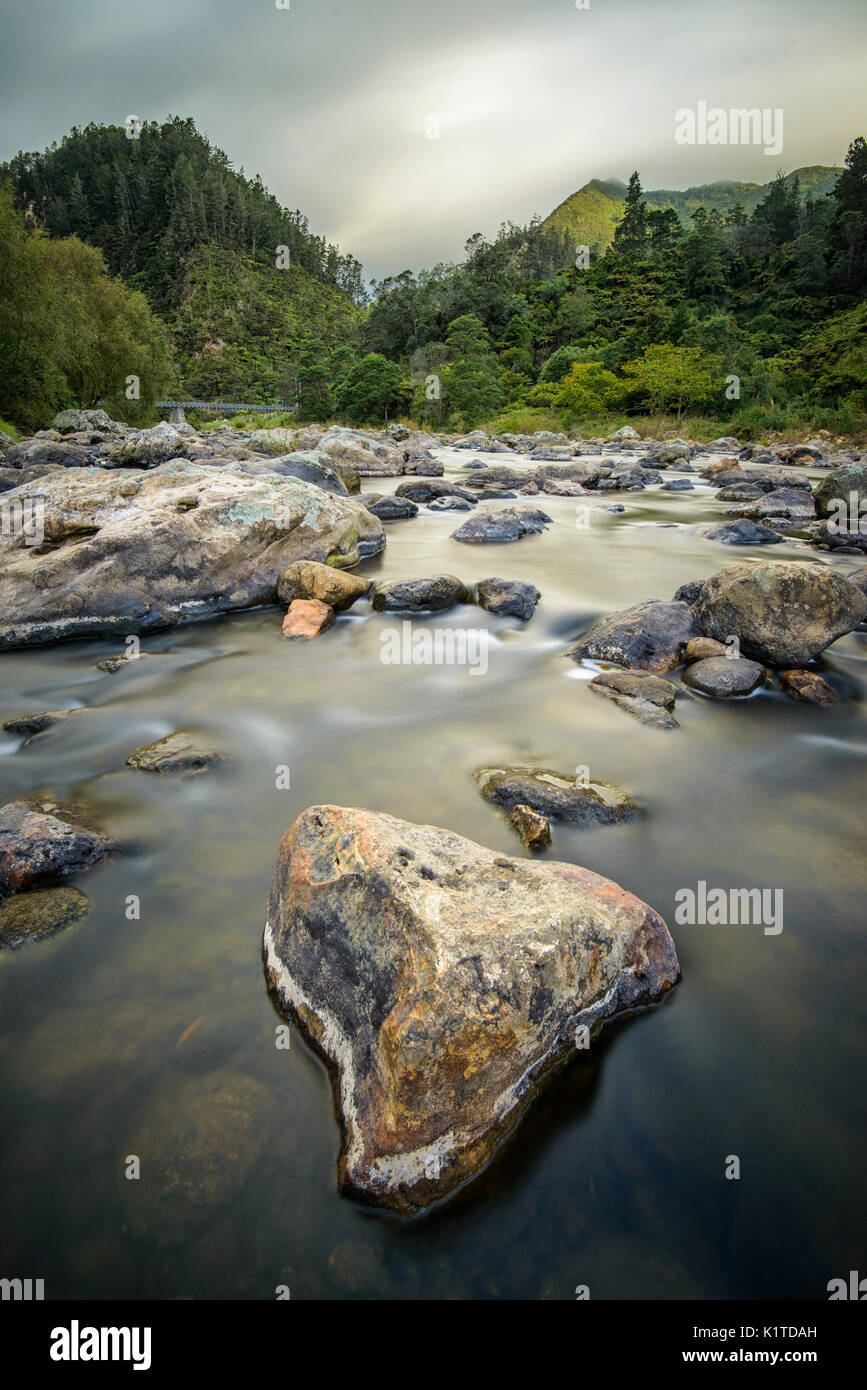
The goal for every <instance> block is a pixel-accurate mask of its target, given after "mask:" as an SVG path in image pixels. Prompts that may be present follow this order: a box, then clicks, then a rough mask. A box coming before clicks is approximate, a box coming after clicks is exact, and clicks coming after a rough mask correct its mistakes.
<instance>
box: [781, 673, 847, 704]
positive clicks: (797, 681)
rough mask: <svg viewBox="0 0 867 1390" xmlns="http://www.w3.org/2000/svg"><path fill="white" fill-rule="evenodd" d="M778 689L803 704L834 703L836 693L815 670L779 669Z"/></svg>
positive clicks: (835, 702) (835, 701)
mask: <svg viewBox="0 0 867 1390" xmlns="http://www.w3.org/2000/svg"><path fill="white" fill-rule="evenodd" d="M780 689H781V690H785V692H786V694H787V695H791V696H792V697H793V698H794V699H795V700H800V701H801V702H802V704H805V705H836V704H837V693H836V691H835V690H834V688H833V686H831V685H829V684H828V682H827V681H826V680H824V679H823V677H822V676H820V675H819V674H818V672H817V671H803V670H802V671H781V672H780Z"/></svg>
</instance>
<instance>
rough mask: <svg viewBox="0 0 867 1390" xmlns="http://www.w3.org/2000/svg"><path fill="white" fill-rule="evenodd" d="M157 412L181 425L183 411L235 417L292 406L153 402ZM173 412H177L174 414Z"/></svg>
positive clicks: (264, 412) (267, 413)
mask: <svg viewBox="0 0 867 1390" xmlns="http://www.w3.org/2000/svg"><path fill="white" fill-rule="evenodd" d="M154 404H155V405H156V407H157V410H168V411H169V418H170V419H171V421H172V422H173V423H174V424H183V422H184V415H183V412H184V411H185V410H216V411H219V412H220V413H222V414H224V415H235V414H237V413H238V411H241V410H248V411H255V412H256V414H258V415H274V414H276V413H277V412H278V411H284V410H294V409H295V406H294V405H284V404H283V402H282V401H273V402H272V403H271V405H261V404H260V405H247V404H245V403H244V402H243V401H155V402H154ZM175 412H179V414H176V413H175Z"/></svg>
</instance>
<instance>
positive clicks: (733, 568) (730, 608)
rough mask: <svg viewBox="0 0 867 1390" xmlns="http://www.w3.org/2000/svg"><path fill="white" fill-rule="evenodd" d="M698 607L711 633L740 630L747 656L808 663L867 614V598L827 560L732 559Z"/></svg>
mask: <svg viewBox="0 0 867 1390" xmlns="http://www.w3.org/2000/svg"><path fill="white" fill-rule="evenodd" d="M694 612H695V615H696V617H697V619H698V621H699V623H700V624H701V630H702V632H703V633H704V635H705V636H706V637H715V638H716V639H717V640H718V641H725V639H726V638H727V637H728V636H730V635H732V634H736V635H737V636H738V637H739V638H740V644H741V650H742V651H743V652H744V654H745V655H746V656H752V657H755V658H756V659H757V660H758V661H762V662H765V663H766V664H768V665H770V666H785V667H795V666H804V665H806V664H807V663H808V662H810V661H812V660H813V658H814V657H816V656H818V655H819V653H820V652H821V651H824V649H825V648H826V647H827V646H828V645H829V644H830V643H831V642H833V641H834V640H835V638H837V637H840V636H842V634H843V633H844V632H851V631H852V629H853V628H855V627H857V626H858V624H859V622H861V620H862V619H863V618H864V616H865V614H867V599H865V597H864V595H863V594H862V593H861V592H860V590H859V589H856V587H855V586H854V585H853V584H850V583H849V581H848V580H847V579H844V577H843V575H842V574H840V573H838V571H836V570H833V569H831V568H830V567H829V566H827V565H819V564H798V563H795V562H794V561H786V560H767V561H765V562H764V563H763V564H741V565H729V566H728V567H727V568H726V569H724V570H721V571H720V573H719V574H715V575H713V576H712V577H711V578H710V579H707V580H705V581H704V583H703V584H702V585H701V587H700V589H699V591H698V594H697V596H696V598H695V602H694Z"/></svg>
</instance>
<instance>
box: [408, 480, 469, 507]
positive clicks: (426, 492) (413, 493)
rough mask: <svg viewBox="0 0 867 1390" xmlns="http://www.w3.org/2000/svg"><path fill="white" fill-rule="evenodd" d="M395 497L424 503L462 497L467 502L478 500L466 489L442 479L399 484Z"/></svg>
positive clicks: (410, 481)
mask: <svg viewBox="0 0 867 1390" xmlns="http://www.w3.org/2000/svg"><path fill="white" fill-rule="evenodd" d="M394 495H395V497H408V498H409V499H410V501H411V502H422V503H430V502H434V501H436V499H437V498H438V497H462V498H463V499H464V501H465V502H475V500H476V498H475V495H474V494H473V493H472V492H469V491H468V490H467V489H466V488H465V487H458V485H457V483H448V482H445V481H443V480H442V479H441V478H413V479H411V480H409V481H407V482H405V483H398V485H397V487H396V489H395V493H394Z"/></svg>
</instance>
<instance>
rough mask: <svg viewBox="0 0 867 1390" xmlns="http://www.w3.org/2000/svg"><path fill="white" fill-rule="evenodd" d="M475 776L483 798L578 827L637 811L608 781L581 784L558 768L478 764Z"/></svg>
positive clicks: (604, 822)
mask: <svg viewBox="0 0 867 1390" xmlns="http://www.w3.org/2000/svg"><path fill="white" fill-rule="evenodd" d="M475 777H476V781H477V782H478V785H479V791H480V792H481V794H482V796H483V797H484V798H485V800H486V801H489V802H490V803H491V805H492V806H502V807H503V809H504V810H507V811H511V810H513V809H514V807H515V806H532V808H533V810H534V811H538V813H539V815H541V816H546V817H547V818H548V819H552V818H553V819H556V820H563V821H568V822H569V823H570V824H572V825H580V826H582V827H586V826H599V825H618V824H620V823H621V822H623V821H630V820H637V819H638V818H639V816H640V815H641V811H640V810H639V808H638V806H636V804H635V802H634V801H633V800H632V798H631V797H630V796H628V795H627V793H626V792H624V791H622V790H621V789H620V787H615V786H614V785H613V784H612V783H611V782H599V781H594V782H590V783H589V784H588V785H587V786H586V787H585V786H583V785H582V784H581V783H580V782H578V781H577V780H576V779H575V778H574V777H568V776H566V775H565V774H564V773H562V772H552V771H550V769H547V768H541V769H535V770H533V769H529V768H522V767H512V768H493V767H480V768H479V769H478V770H477V772H476V774H475Z"/></svg>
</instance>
